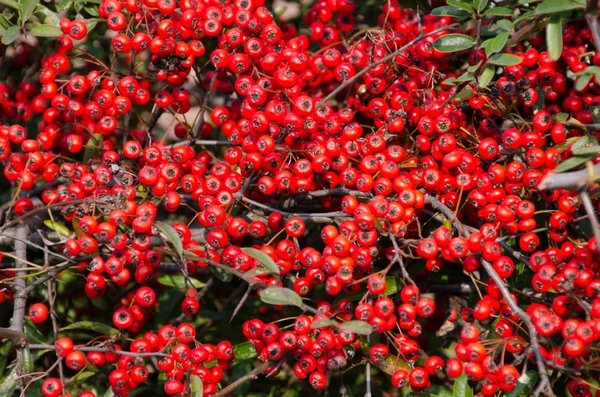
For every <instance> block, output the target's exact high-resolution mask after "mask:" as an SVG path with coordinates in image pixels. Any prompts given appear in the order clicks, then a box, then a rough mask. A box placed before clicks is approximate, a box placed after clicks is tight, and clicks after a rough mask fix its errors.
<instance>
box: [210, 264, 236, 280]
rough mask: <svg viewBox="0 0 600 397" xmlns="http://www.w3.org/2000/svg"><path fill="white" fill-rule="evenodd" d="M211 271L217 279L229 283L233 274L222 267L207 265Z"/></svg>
mask: <svg viewBox="0 0 600 397" xmlns="http://www.w3.org/2000/svg"><path fill="white" fill-rule="evenodd" d="M209 269H210V271H211V273H212V274H213V276H215V277H216V278H217V280H219V281H221V282H223V283H230V282H231V280H233V274H231V273H229V272H228V271H225V270H223V269H220V268H218V267H214V266H210V267H209Z"/></svg>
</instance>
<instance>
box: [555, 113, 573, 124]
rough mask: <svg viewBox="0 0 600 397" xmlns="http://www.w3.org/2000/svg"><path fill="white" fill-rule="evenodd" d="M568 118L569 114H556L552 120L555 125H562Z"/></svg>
mask: <svg viewBox="0 0 600 397" xmlns="http://www.w3.org/2000/svg"><path fill="white" fill-rule="evenodd" d="M568 118H569V113H556V114H555V115H554V120H555V121H556V122H557V123H564V122H565V121H567V119H568Z"/></svg>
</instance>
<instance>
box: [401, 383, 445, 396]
mask: <svg viewBox="0 0 600 397" xmlns="http://www.w3.org/2000/svg"><path fill="white" fill-rule="evenodd" d="M406 397H453V394H452V391H451V390H450V389H448V388H447V387H444V386H439V385H431V387H430V388H428V389H427V391H426V392H414V391H412V392H409V393H408V394H407V395H406Z"/></svg>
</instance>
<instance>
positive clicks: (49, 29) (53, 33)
mask: <svg viewBox="0 0 600 397" xmlns="http://www.w3.org/2000/svg"><path fill="white" fill-rule="evenodd" d="M29 33H31V34H32V35H34V36H37V37H59V36H61V35H62V31H61V30H60V28H59V27H58V26H53V25H37V26H34V27H33V28H32V29H31V30H30V31H29Z"/></svg>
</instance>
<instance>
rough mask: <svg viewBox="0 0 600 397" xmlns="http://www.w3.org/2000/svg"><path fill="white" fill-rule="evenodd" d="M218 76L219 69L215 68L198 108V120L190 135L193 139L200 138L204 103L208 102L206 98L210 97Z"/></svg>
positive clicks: (204, 108)
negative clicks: (200, 105)
mask: <svg viewBox="0 0 600 397" xmlns="http://www.w3.org/2000/svg"><path fill="white" fill-rule="evenodd" d="M218 77H219V69H217V70H215V74H214V75H213V77H212V79H211V80H210V84H209V86H208V91H207V93H206V96H205V97H204V100H203V101H202V107H201V108H200V114H199V115H198V116H199V120H198V124H196V125H195V126H194V130H193V131H192V137H193V138H194V139H198V138H200V133H201V132H202V127H204V123H205V121H204V113H205V112H206V105H207V104H208V99H209V98H210V94H212V92H213V89H214V87H215V83H216V82H217V78H218ZM198 78H200V76H198Z"/></svg>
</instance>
